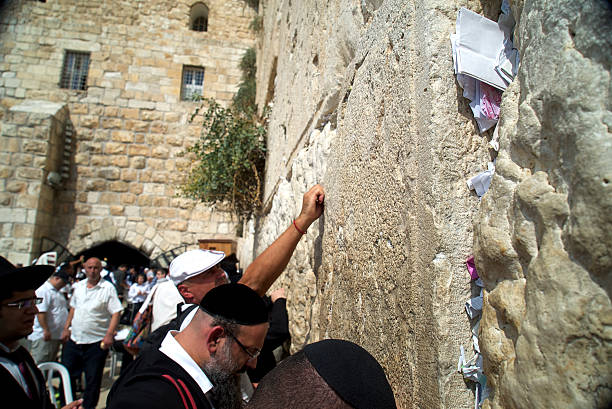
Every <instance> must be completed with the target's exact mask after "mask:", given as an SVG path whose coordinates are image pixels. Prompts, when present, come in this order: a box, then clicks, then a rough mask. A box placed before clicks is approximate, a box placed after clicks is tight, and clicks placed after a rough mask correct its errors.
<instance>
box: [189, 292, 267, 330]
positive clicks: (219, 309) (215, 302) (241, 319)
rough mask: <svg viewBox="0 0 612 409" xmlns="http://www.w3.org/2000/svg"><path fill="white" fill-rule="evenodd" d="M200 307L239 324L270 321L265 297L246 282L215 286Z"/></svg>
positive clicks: (214, 315) (211, 313)
mask: <svg viewBox="0 0 612 409" xmlns="http://www.w3.org/2000/svg"><path fill="white" fill-rule="evenodd" d="M200 308H201V309H202V310H204V311H205V312H207V313H208V314H209V315H212V316H213V317H218V318H223V319H225V320H227V321H231V322H233V323H236V324H239V325H257V324H263V323H264V322H268V311H267V310H266V304H265V303H264V301H263V299H262V298H261V297H260V296H259V295H258V294H257V293H256V292H255V291H253V290H252V289H250V288H249V287H247V286H246V285H244V284H223V285H220V286H219V287H215V288H213V289H212V290H210V291H209V292H208V293H207V294H206V295H205V296H204V298H203V299H202V302H200Z"/></svg>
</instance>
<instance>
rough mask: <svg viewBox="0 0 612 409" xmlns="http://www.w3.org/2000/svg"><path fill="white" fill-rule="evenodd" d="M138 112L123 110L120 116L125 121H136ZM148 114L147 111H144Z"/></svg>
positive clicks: (129, 109)
mask: <svg viewBox="0 0 612 409" xmlns="http://www.w3.org/2000/svg"><path fill="white" fill-rule="evenodd" d="M139 112H140V111H139V110H138V109H135V108H123V109H121V110H120V116H121V117H123V118H125V119H138V114H139ZM145 112H148V111H145Z"/></svg>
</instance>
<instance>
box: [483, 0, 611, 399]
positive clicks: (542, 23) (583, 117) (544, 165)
mask: <svg viewBox="0 0 612 409" xmlns="http://www.w3.org/2000/svg"><path fill="white" fill-rule="evenodd" d="M552 4H554V7H551V5H552ZM514 12H515V15H516V16H517V17H518V22H519V23H518V29H517V30H516V37H517V43H518V46H519V49H520V51H521V61H522V62H521V69H520V71H519V77H518V80H517V81H515V83H514V84H512V87H511V89H509V90H508V91H507V92H506V94H505V96H504V98H505V100H504V102H503V107H502V112H503V120H502V123H501V127H500V138H501V139H500V145H501V150H500V153H499V156H498V158H497V171H496V174H495V177H494V180H493V183H492V185H491V189H490V190H489V193H487V195H485V196H484V198H483V200H482V202H481V204H480V209H479V212H478V217H477V219H476V221H475V249H476V256H477V257H476V261H477V265H478V268H479V270H480V271H482V276H483V280H484V282H485V285H486V288H487V292H486V295H485V303H484V306H485V308H484V310H483V317H482V321H481V333H480V334H481V347H482V351H483V353H484V357H485V370H486V372H487V375H488V377H489V378H488V379H489V380H490V384H491V386H492V387H493V390H494V391H495V393H494V394H493V396H492V399H491V402H490V406H489V407H491V408H549V407H564V408H606V407H609V405H610V403H612V304H611V303H610V295H611V292H612V278H611V276H610V272H611V271H612V251H611V249H612V228H611V227H612V186H611V184H610V180H612V135H611V134H610V125H611V123H612V112H611V111H610V110H611V108H610V107H611V101H612V100H611V98H610V85H611V83H610V69H611V68H612V53H610V50H611V49H612V6H610V3H606V2H602V1H583V2H574V1H556V2H554V3H552V2H549V1H543V0H539V1H525V2H524V3H521V4H520V5H518V6H517V7H516V8H515V9H514Z"/></svg>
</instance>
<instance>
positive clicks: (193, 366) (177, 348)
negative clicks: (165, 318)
mask: <svg viewBox="0 0 612 409" xmlns="http://www.w3.org/2000/svg"><path fill="white" fill-rule="evenodd" d="M176 334H178V331H170V332H168V333H167V334H166V338H164V340H163V341H162V344H161V347H159V350H160V351H161V352H162V353H163V354H164V355H166V356H167V357H168V358H170V359H172V360H173V361H174V362H176V363H177V364H178V365H179V366H180V367H181V368H183V370H185V372H187V373H188V374H189V376H191V378H193V380H194V381H195V382H196V383H197V384H198V386H199V387H200V389H202V393H203V394H204V395H206V393H208V392H209V391H210V390H211V389H212V388H213V384H212V383H211V382H210V380H209V379H208V377H207V376H206V374H205V373H204V371H202V368H200V366H199V365H198V364H197V363H196V362H195V361H194V360H193V359H192V358H191V357H190V356H189V354H188V353H187V351H185V350H184V349H183V347H182V346H181V344H179V343H178V342H177V340H176V339H174V335H176Z"/></svg>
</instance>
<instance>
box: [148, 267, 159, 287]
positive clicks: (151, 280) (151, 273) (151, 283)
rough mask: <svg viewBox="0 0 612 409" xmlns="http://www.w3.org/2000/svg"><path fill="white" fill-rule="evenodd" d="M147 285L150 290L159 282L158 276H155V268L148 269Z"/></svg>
mask: <svg viewBox="0 0 612 409" xmlns="http://www.w3.org/2000/svg"><path fill="white" fill-rule="evenodd" d="M146 275H147V286H148V287H149V290H151V289H152V288H153V287H154V286H155V284H157V277H155V272H154V271H153V270H148V271H147V273H146Z"/></svg>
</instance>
